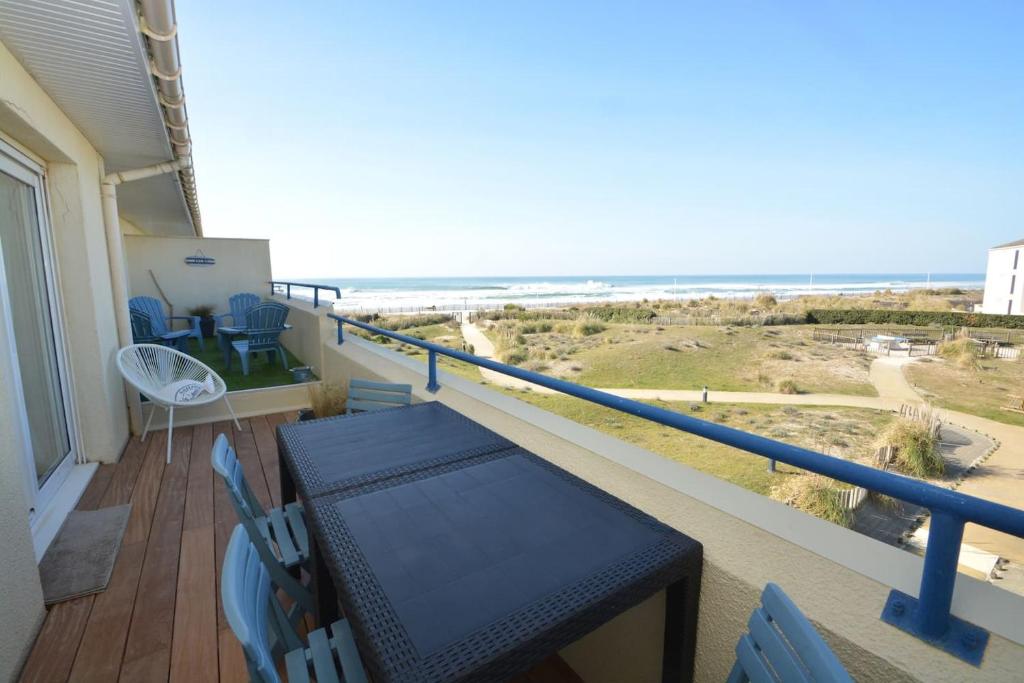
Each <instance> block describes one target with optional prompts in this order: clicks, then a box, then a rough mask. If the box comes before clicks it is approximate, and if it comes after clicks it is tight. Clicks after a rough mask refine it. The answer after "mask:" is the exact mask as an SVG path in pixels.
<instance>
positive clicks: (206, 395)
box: [117, 344, 242, 464]
mask: <svg viewBox="0 0 1024 683" xmlns="http://www.w3.org/2000/svg"><path fill="white" fill-rule="evenodd" d="M117 369H118V370H120V371H121V375H122V376H123V377H124V379H125V381H126V382H128V383H129V384H131V385H132V386H133V387H135V388H136V389H138V390H139V391H140V392H141V393H142V395H143V396H145V397H146V398H148V399H149V400H150V402H151V403H152V404H153V409H152V410H150V412H149V417H148V418H147V419H146V428H145V429H144V430H143V431H142V440H143V441H145V440H146V435H147V434H148V433H149V423H150V422H151V421H152V420H153V413H155V412H156V408H157V406H160V407H162V408H164V409H165V410H167V411H168V416H167V464H170V463H171V432H172V430H173V429H174V409H175V408H191V407H193V406H201V405H206V404H208V403H213V402H214V401H216V400H218V399H221V398H223V399H224V403H225V404H226V405H227V407H228V412H229V413H231V419H232V420H234V421H235V427H237V428H238V429H239V430H241V429H242V426H241V425H240V424H239V423H238V418H237V417H236V416H235V411H234V409H232V407H231V402H230V401H228V397H227V389H228V388H227V385H226V384H224V380H223V379H221V378H220V375H218V374H217V373H216V372H214V371H213V370H211V369H210V368H208V367H207V366H206V365H204V364H202V363H200V362H199V361H197V360H196V359H195V358H193V357H192V356H189V355H188V354H184V353H182V352H181V351H177V350H176V349H172V348H169V347H167V346H161V345H159V344H132V345H131V346H126V347H124V348H123V349H121V350H120V351H118V352H117ZM197 383H198V384H199V385H201V390H199V388H197V387H196V384H197Z"/></svg>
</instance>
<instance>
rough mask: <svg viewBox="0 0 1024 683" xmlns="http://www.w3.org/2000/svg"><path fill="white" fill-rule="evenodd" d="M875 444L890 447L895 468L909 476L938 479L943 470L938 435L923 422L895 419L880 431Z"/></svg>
mask: <svg viewBox="0 0 1024 683" xmlns="http://www.w3.org/2000/svg"><path fill="white" fill-rule="evenodd" d="M878 445H879V446H892V447H893V448H894V449H895V451H896V461H895V464H896V467H897V469H899V470H900V471H902V472H904V473H906V474H909V475H911V476H914V477H921V478H924V477H940V476H942V474H943V472H945V471H946V463H945V462H944V461H943V460H942V455H941V453H939V439H938V436H937V435H936V433H935V430H934V429H932V427H931V426H930V425H929V424H928V423H926V422H921V421H919V420H908V419H906V418H901V419H898V420H896V421H895V422H893V423H892V424H890V425H889V426H888V427H887V428H886V429H885V431H884V432H882V434H881V435H880V436H879V439H878Z"/></svg>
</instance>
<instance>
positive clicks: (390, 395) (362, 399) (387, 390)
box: [345, 379, 412, 415]
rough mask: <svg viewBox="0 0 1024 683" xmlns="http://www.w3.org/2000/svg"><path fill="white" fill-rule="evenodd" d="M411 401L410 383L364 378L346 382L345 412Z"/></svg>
mask: <svg viewBox="0 0 1024 683" xmlns="http://www.w3.org/2000/svg"><path fill="white" fill-rule="evenodd" d="M411 403H412V385H411V384H385V383H383V382H371V381H369V380H365V379H352V380H349V383H348V399H347V400H346V402H345V412H346V413H347V414H349V415H351V414H352V413H357V412H359V413H361V412H366V411H368V410H384V409H385V408H395V407H397V406H407V405H409V404H411Z"/></svg>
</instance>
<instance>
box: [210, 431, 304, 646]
mask: <svg viewBox="0 0 1024 683" xmlns="http://www.w3.org/2000/svg"><path fill="white" fill-rule="evenodd" d="M210 462H211V464H212V465H213V470H214V472H216V473H217V474H219V475H220V476H221V478H222V479H223V480H224V485H225V486H226V487H227V489H228V493H229V494H230V496H231V506H232V507H233V508H234V509H235V514H236V515H237V516H238V521H239V522H241V524H242V526H243V527H245V530H246V532H247V533H248V534H249V538H250V540H251V542H252V544H253V545H254V546H255V547H256V550H257V552H259V554H260V557H262V558H263V560H264V564H266V566H267V571H268V572H269V573H270V579H271V580H272V581H273V582H274V584H275V585H276V586H278V587H280V588H282V589H283V590H284V591H285V592H286V593H288V595H289V596H291V598H292V599H293V600H295V601H297V602H299V603H301V604H302V605H303V607H304V608H305V609H306V610H307V611H312V610H313V596H312V595H311V594H310V592H309V591H308V590H307V589H306V587H305V586H303V585H302V584H301V583H300V582H299V581H298V580H297V579H296V578H295V577H293V576H292V575H291V574H289V573H288V572H287V571H285V570H284V568H282V567H281V565H280V563H279V562H278V559H277V556H276V555H274V551H273V549H272V548H271V547H270V541H269V540H268V535H269V531H270V526H269V525H270V522H269V519H268V517H267V514H266V512H264V510H263V506H261V505H260V502H259V500H257V498H256V496H255V495H254V494H253V492H252V489H251V488H250V487H249V482H248V481H247V480H246V478H245V472H244V471H243V469H242V463H240V462H239V461H238V457H237V456H236V455H235V451H234V449H232V448H231V446H230V444H228V439H227V437H226V436H224V435H223V434H219V435H218V436H217V439H216V441H214V443H213V450H212V451H211V452H210ZM295 637H296V638H297V637H298V636H297V635H296V636H295ZM285 640H286V641H288V640H291V634H288V633H285Z"/></svg>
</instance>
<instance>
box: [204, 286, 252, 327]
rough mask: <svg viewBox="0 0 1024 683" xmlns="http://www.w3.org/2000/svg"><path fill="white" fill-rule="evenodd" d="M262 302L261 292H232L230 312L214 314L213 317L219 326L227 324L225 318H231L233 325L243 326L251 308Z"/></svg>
mask: <svg viewBox="0 0 1024 683" xmlns="http://www.w3.org/2000/svg"><path fill="white" fill-rule="evenodd" d="M259 302H260V296H259V294H253V293H252V292H240V293H238V294H232V295H231V297H230V298H229V299H228V310H229V311H230V312H229V313H221V314H220V315H215V316H213V319H214V320H215V321H216V322H217V327H224V326H225V325H227V323H226V322H225V320H226V319H227V318H231V323H230V326H231V327H241V326H244V325H245V314H246V313H247V312H248V310H249V309H250V308H252V307H253V306H255V305H257V304H258V303H259Z"/></svg>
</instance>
